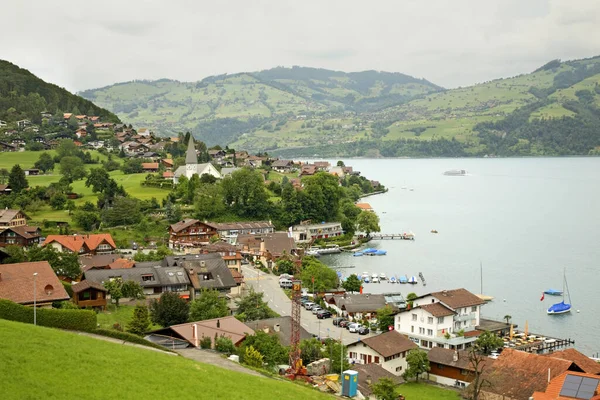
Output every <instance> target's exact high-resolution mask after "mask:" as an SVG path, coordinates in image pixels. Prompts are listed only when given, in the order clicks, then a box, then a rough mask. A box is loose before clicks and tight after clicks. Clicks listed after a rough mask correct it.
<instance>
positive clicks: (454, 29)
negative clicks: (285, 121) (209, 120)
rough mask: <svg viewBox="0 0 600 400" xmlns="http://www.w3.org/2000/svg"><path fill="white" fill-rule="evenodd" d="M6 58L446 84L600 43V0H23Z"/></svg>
mask: <svg viewBox="0 0 600 400" xmlns="http://www.w3.org/2000/svg"><path fill="white" fill-rule="evenodd" d="M5 3H6V4H3V5H2V15H3V18H2V27H1V28H0V29H1V31H2V33H1V34H0V58H1V59H6V60H8V61H11V62H13V63H15V64H17V65H19V66H20V67H23V68H27V69H29V70H30V71H32V72H33V73H34V74H36V75H38V76H39V77H41V78H42V79H44V80H46V81H49V82H52V83H56V84H58V85H60V86H63V87H65V88H67V89H69V90H71V91H77V90H84V89H89V88H96V87H101V86H105V85H110V84H113V83H116V82H123V81H129V80H133V79H160V78H171V79H177V80H181V81H196V80H200V79H202V78H204V77H206V76H209V75H215V74H222V73H235V72H242V71H255V70H260V69H268V68H271V67H275V66H293V65H301V66H310V67H321V68H329V69H336V70H343V71H361V70H367V69H375V70H384V71H392V72H402V73H406V74H409V75H413V76H416V77H419V78H426V79H428V80H430V81H432V82H434V83H436V84H439V85H441V86H445V87H456V86H465V85H469V84H473V83H477V82H482V81H486V80H490V79H494V78H498V77H508V76H513V75H517V74H520V73H525V72H530V71H532V70H534V69H535V68H537V67H538V66H540V65H542V64H544V63H545V62H547V61H549V60H551V59H554V58H561V59H563V60H567V59H573V58H584V57H591V56H594V55H599V54H600V0H389V1H378V0H363V1H357V0H342V1H338V0H294V1H291V0H273V1H266V0H263V1H259V0H229V1H228V0H215V1H210V2H208V1H203V0H197V1H193V0H190V1H183V0H167V1H138V0H118V1H113V0H102V1H95V0H85V1H81V0H76V1H71V0H61V1H43V0H39V1H30V0H18V1H11V2H5Z"/></svg>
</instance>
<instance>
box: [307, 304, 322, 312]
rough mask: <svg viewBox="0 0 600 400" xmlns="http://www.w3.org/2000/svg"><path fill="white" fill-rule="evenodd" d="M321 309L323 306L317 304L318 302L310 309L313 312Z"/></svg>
mask: <svg viewBox="0 0 600 400" xmlns="http://www.w3.org/2000/svg"><path fill="white" fill-rule="evenodd" d="M321 310H322V308H321V306H319V305H317V304H315V305H314V306H313V307H312V308H311V309H310V311H312V313H313V314H316V313H317V312H318V311H321Z"/></svg>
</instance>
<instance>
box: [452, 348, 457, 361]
mask: <svg viewBox="0 0 600 400" xmlns="http://www.w3.org/2000/svg"><path fill="white" fill-rule="evenodd" d="M452 361H454V362H457V361H458V351H457V350H454V354H453V355H452Z"/></svg>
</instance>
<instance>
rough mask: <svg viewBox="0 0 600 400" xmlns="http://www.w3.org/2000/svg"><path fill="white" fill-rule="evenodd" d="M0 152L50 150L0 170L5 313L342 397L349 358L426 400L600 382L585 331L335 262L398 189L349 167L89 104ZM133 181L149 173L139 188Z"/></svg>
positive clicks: (370, 386) (22, 126)
mask: <svg viewBox="0 0 600 400" xmlns="http://www.w3.org/2000/svg"><path fill="white" fill-rule="evenodd" d="M0 150H1V151H2V152H1V153H0V154H2V155H11V154H9V153H14V154H17V155H20V156H22V157H26V156H30V155H34V156H36V158H37V161H35V163H34V164H33V165H28V166H27V167H26V168H21V166H20V165H19V164H18V163H15V165H14V166H13V167H12V168H10V171H8V170H5V171H1V170H0V172H1V173H0V206H1V207H0V262H2V264H0V299H1V300H0V317H1V318H4V319H12V320H15V321H19V322H25V323H33V324H34V325H43V326H49V327H54V328H61V329H68V330H72V331H82V332H87V333H92V334H94V335H97V336H98V337H109V338H116V339H119V340H122V341H124V342H131V343H137V344H139V345H142V346H146V347H150V348H153V349H157V350H158V349H160V350H162V351H173V350H176V351H178V352H179V354H181V355H182V356H184V357H187V358H191V359H193V360H199V361H202V362H214V363H215V364H216V365H219V366H225V367H226V368H233V367H232V366H234V365H235V366H236V368H237V367H241V368H242V370H244V369H243V368H244V367H243V366H248V367H251V368H255V369H260V370H263V371H266V372H265V373H271V374H275V375H279V374H281V375H286V376H287V377H291V378H294V379H300V380H304V381H306V382H308V383H311V384H312V386H314V387H316V388H318V389H319V390H320V391H323V392H330V393H339V392H340V391H342V390H343V389H342V386H341V385H340V381H342V382H343V379H344V378H341V377H342V376H343V372H344V371H346V370H348V369H351V370H352V371H356V372H357V373H358V375H357V378H356V383H357V384H356V389H357V394H358V393H360V396H376V394H375V393H377V392H378V391H379V390H382V388H385V387H386V385H387V386H391V387H392V390H394V391H395V392H396V393H398V394H400V393H403V396H404V397H405V398H415V399H416V398H419V397H418V394H417V395H416V396H412V397H411V396H405V394H406V393H408V392H407V390H410V388H411V387H412V386H411V385H416V386H415V387H416V388H417V389H416V390H417V393H418V392H419V391H423V390H436V391H440V392H439V393H450V394H451V395H454V396H456V397H455V398H459V397H458V396H463V397H464V398H485V399H496V398H503V399H516V400H519V399H530V398H534V399H555V398H557V397H556V396H554V393H556V392H560V391H561V390H562V388H563V387H565V385H566V386H569V385H570V384H571V383H572V382H574V381H576V380H579V381H581V382H582V381H584V380H586V382H588V383H589V382H592V383H593V382H597V383H596V385H597V386H598V385H600V365H599V364H598V363H597V362H595V361H594V360H592V359H591V358H589V357H587V356H585V355H583V354H582V353H580V352H578V351H577V350H574V349H566V350H563V348H564V347H568V346H570V345H571V344H572V341H571V340H570V339H561V338H551V337H546V336H545V335H541V334H539V333H533V332H531V331H529V330H528V327H527V326H526V327H525V329H519V330H517V326H516V324H514V323H513V322H512V321H511V318H510V316H507V317H508V318H507V319H506V320H505V321H494V320H491V319H488V318H485V304H486V302H485V300H484V299H482V298H481V297H480V296H477V295H475V294H473V293H471V292H469V291H468V290H466V289H464V288H450V287H449V288H446V289H445V290H441V291H436V292H431V293H427V294H424V295H421V296H416V295H415V294H414V293H410V292H409V291H410V289H408V290H406V289H405V288H408V287H410V286H409V285H404V286H398V285H400V283H398V285H397V286H396V287H397V288H398V290H397V291H395V292H394V293H384V294H371V293H368V290H369V286H368V285H366V284H365V283H364V282H362V281H361V280H360V279H359V278H360V277H358V276H357V275H354V274H351V275H350V276H347V277H345V278H346V279H341V276H340V275H339V274H337V273H336V271H334V270H333V269H331V268H329V267H328V266H327V265H326V264H325V263H323V262H321V261H320V260H319V257H320V255H322V254H329V253H331V252H341V251H354V250H355V249H361V248H363V247H364V246H365V245H366V243H368V242H369V241H370V240H371V238H372V236H371V234H372V233H375V232H378V231H379V230H380V227H379V217H378V215H377V212H376V210H374V209H373V208H372V207H371V206H370V205H369V204H368V203H365V202H364V200H363V198H364V196H366V195H372V194H377V193H382V192H385V190H386V188H385V186H384V185H382V184H381V183H380V182H379V181H377V180H374V179H370V177H369V178H367V177H365V176H363V175H362V174H361V173H360V171H356V170H355V169H354V168H353V167H352V166H351V165H345V164H344V163H343V162H337V163H335V164H332V163H330V162H329V161H311V162H305V161H297V160H292V159H283V158H278V157H273V156H270V155H269V154H267V153H264V152H262V153H261V152H259V153H255V154H251V153H249V152H247V151H244V150H240V149H232V148H228V147H225V148H221V147H220V146H213V147H210V148H209V147H207V146H206V145H205V144H204V143H202V142H201V141H196V140H195V139H194V137H193V135H191V134H189V133H187V134H179V135H177V136H173V137H168V138H162V137H158V136H157V135H155V134H154V133H153V132H151V131H150V130H149V129H145V128H140V129H134V128H133V127H132V126H131V125H127V124H124V123H120V122H112V121H110V122H109V121H103V118H102V117H100V116H97V115H83V114H79V113H75V112H73V113H69V112H66V113H63V112H60V113H54V114H52V113H50V112H45V111H44V112H42V113H40V115H39V120H38V121H36V122H35V123H34V122H32V121H30V120H19V121H15V122H10V123H4V122H0ZM30 167H31V168H30ZM127 177H136V178H138V180H137V181H135V182H136V184H135V186H130V187H128V188H127V189H125V187H124V186H123V183H122V182H125V180H124V179H123V178H127ZM375 178H376V177H375ZM118 179H123V180H118ZM30 181H31V183H30ZM76 188H78V189H76ZM83 188H89V189H87V191H86V192H84V189H83ZM82 192H84V193H82ZM147 193H151V195H146V194H147ZM314 199H320V201H318V202H316V201H314ZM57 215H58V216H59V217H57ZM412 239H414V236H413V237H412ZM296 284H300V285H301V287H302V288H303V291H302V292H301V294H300V292H299V291H298V289H299V287H298V286H295V285H296ZM294 288H296V289H294ZM294 304H295V305H296V306H298V308H297V310H299V311H300V312H299V314H295V312H294V311H293V310H294V309H295V308H294ZM300 305H302V307H301V308H299V306H300ZM38 309H39V311H38ZM32 311H33V315H32ZM38 314H39V319H38ZM321 325H323V327H325V325H327V326H328V328H327V332H328V334H325V329H324V328H322V327H321ZM294 332H296V333H294ZM295 335H297V336H295ZM296 337H297V341H296V339H295V338H296ZM357 338H358V339H357ZM298 350H300V351H299V352H298ZM215 354H216V355H218V358H217V361H215V359H214V355H215ZM294 354H296V355H297V356H298V357H299V358H300V359H301V361H302V363H301V364H300V365H298V364H295V363H296V361H295V359H294V358H292V357H293V355H294ZM331 354H342V357H341V360H340V359H338V358H337V357H332V356H331ZM211 357H212V358H211ZM211 360H212V361H211ZM548 371H550V372H548ZM592 393H593V392H592ZM553 396H554V397H553ZM588 398H591V397H588Z"/></svg>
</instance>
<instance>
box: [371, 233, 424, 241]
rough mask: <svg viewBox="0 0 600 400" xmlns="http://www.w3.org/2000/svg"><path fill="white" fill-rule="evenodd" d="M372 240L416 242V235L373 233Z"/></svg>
mask: <svg viewBox="0 0 600 400" xmlns="http://www.w3.org/2000/svg"><path fill="white" fill-rule="evenodd" d="M370 239H371V240H415V234H414V233H372V234H371V236H370Z"/></svg>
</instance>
